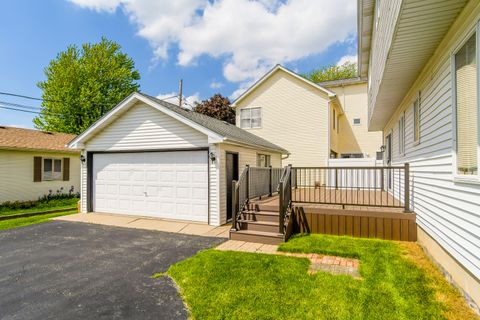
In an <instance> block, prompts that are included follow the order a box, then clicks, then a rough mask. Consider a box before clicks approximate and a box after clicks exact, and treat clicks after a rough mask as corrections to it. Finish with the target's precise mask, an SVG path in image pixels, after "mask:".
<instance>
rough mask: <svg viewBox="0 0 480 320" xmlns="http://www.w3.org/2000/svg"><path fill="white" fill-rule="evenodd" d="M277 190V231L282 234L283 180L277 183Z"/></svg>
mask: <svg viewBox="0 0 480 320" xmlns="http://www.w3.org/2000/svg"><path fill="white" fill-rule="evenodd" d="M279 188H280V190H279V192H278V233H282V234H283V224H284V218H283V213H284V211H283V197H284V194H283V181H280V184H279Z"/></svg>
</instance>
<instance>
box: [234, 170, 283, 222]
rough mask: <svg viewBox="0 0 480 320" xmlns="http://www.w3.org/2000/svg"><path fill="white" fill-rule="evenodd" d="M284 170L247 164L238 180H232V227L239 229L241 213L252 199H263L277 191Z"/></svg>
mask: <svg viewBox="0 0 480 320" xmlns="http://www.w3.org/2000/svg"><path fill="white" fill-rule="evenodd" d="M283 170H284V169H283V168H273V167H272V166H270V167H267V168H264V167H250V166H249V165H247V166H246V167H245V169H244V170H243V172H242V174H241V175H240V177H239V178H238V181H235V180H234V181H232V229H235V230H236V229H237V221H238V218H239V215H240V214H241V212H242V211H243V209H244V207H245V205H246V204H248V202H249V201H250V200H251V199H255V198H260V199H261V198H262V197H265V196H272V195H273V194H274V193H276V192H277V190H278V185H279V183H280V178H281V176H282V172H283Z"/></svg>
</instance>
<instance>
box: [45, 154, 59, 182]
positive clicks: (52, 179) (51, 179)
mask: <svg viewBox="0 0 480 320" xmlns="http://www.w3.org/2000/svg"><path fill="white" fill-rule="evenodd" d="M45 160H52V171H51V176H50V178H49V177H45V170H44V169H45ZM55 160H59V161H60V172H59V176H58V177H57V178H55V177H54V176H53V173H54V172H55V171H54V168H55ZM62 180H63V159H62V158H54V157H48V158H42V181H62Z"/></svg>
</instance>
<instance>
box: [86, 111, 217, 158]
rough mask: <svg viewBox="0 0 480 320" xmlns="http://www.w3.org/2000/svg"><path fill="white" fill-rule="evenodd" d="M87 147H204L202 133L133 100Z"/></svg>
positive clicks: (138, 148)
mask: <svg viewBox="0 0 480 320" xmlns="http://www.w3.org/2000/svg"><path fill="white" fill-rule="evenodd" d="M85 146H86V149H88V150H102V151H115V150H153V149H169V148H195V147H207V146H208V138H207V136H206V135H205V134H203V133H201V132H199V131H197V130H195V129H193V128H191V127H189V126H187V125H185V124H183V123H181V122H180V121H178V120H176V119H174V118H172V117H170V116H168V115H166V114H164V113H162V112H160V111H158V110H156V109H155V108H153V107H151V106H148V105H146V104H140V103H139V104H137V105H135V106H133V107H132V108H131V109H130V110H129V111H128V112H126V113H125V114H123V115H122V116H120V118H119V119H117V120H116V121H115V122H113V123H112V124H110V125H109V126H107V127H106V128H105V129H104V130H103V131H101V132H100V133H98V134H97V135H95V136H94V137H93V138H92V139H90V140H89V141H87V142H86V143H85Z"/></svg>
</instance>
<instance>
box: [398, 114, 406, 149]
mask: <svg viewBox="0 0 480 320" xmlns="http://www.w3.org/2000/svg"><path fill="white" fill-rule="evenodd" d="M400 125H401V126H400ZM405 137H406V129H405V111H404V112H402V114H401V115H400V118H399V119H398V154H399V155H400V156H405V145H406V143H405Z"/></svg>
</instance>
